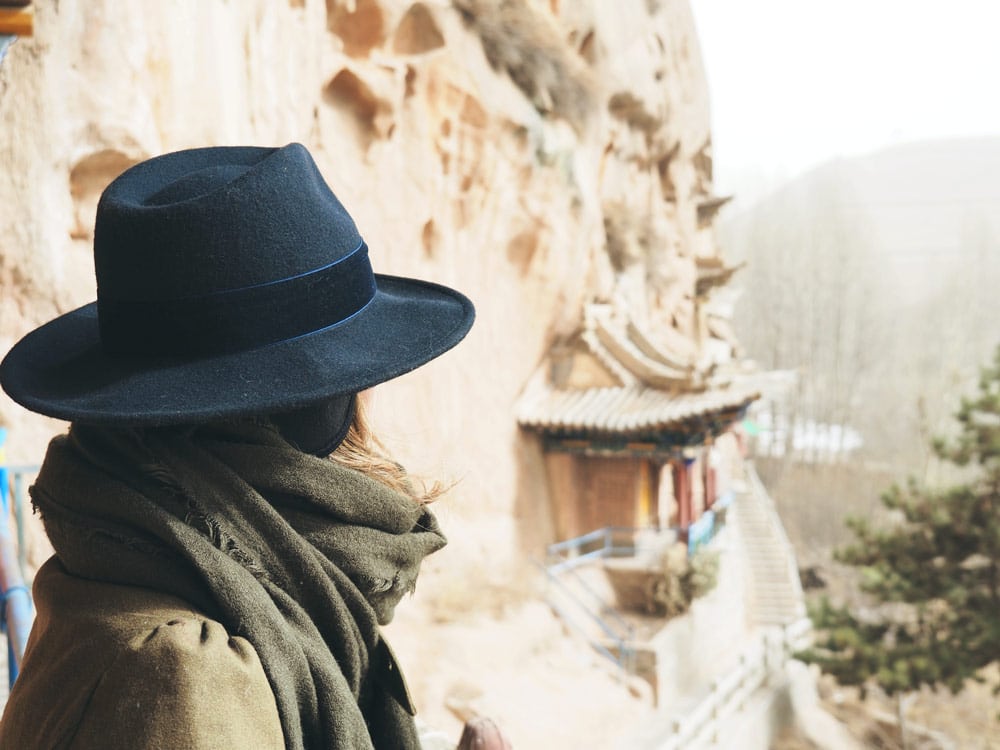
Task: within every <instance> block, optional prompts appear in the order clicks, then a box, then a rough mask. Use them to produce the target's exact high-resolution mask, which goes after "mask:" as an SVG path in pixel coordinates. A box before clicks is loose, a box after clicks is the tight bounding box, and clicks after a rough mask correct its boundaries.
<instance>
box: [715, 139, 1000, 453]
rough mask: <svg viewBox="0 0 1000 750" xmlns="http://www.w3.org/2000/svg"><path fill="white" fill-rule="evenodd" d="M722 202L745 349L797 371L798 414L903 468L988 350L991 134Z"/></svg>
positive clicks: (994, 160)
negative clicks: (737, 270) (727, 206)
mask: <svg viewBox="0 0 1000 750" xmlns="http://www.w3.org/2000/svg"><path fill="white" fill-rule="evenodd" d="M733 208H734V210H733V211H732V212H731V213H730V215H728V216H724V217H723V221H722V222H721V230H720V231H721V234H722V244H723V247H724V248H726V250H727V252H728V253H729V254H730V255H731V257H732V258H733V259H734V260H746V261H747V262H748V266H747V268H746V270H745V271H743V272H741V274H740V276H738V277H737V279H738V281H737V282H736V283H737V284H739V286H740V287H742V291H743V296H742V298H741V300H740V303H739V305H738V307H737V315H736V320H735V325H736V328H737V332H738V333H739V335H740V337H741V339H742V340H743V342H744V343H745V345H746V347H747V350H748V352H749V354H750V356H752V357H754V358H756V359H758V360H759V361H760V362H761V364H762V365H763V366H765V367H777V368H796V369H799V370H800V371H801V372H802V373H803V377H802V381H803V382H802V386H801V387H800V389H799V391H798V393H797V394H796V399H797V402H796V404H795V406H794V409H795V411H796V413H797V414H798V415H799V416H801V417H803V418H807V419H810V418H812V419H818V420H820V421H825V422H830V423H844V424H851V425H853V426H855V427H856V428H858V429H860V430H861V431H862V433H863V434H864V436H865V443H866V446H870V447H871V448H872V450H873V451H874V452H876V453H877V454H878V455H877V457H878V458H879V459H880V460H881V459H884V460H891V461H898V462H900V465H905V466H907V467H908V468H909V467H911V466H912V462H913V461H914V460H917V459H919V457H920V456H921V454H922V453H923V451H924V448H923V446H926V443H927V439H928V437H929V436H930V435H932V434H934V433H936V432H937V431H939V430H940V429H943V428H946V427H947V425H948V424H949V422H948V416H949V415H950V414H951V413H952V412H953V411H954V408H955V406H956V404H957V400H958V397H959V395H960V394H961V393H962V392H965V391H967V390H968V387H969V384H970V379H971V378H972V377H974V375H975V373H976V372H977V371H978V368H979V367H980V366H981V365H982V364H984V363H985V361H986V360H987V359H988V357H989V356H990V353H991V351H992V349H993V347H994V346H996V344H997V343H998V342H1000V316H998V315H997V314H996V297H997V289H1000V137H997V138H978V139H968V140H952V141H934V142H924V143H913V144H909V145H906V146H899V147H895V148H891V149H887V150H885V151H881V152H878V153H874V154H870V155H867V156H863V157H857V158H851V159H841V160H837V161H834V162H831V163H829V164H826V165H824V166H821V167H819V168H817V169H815V170H813V171H811V172H809V173H807V174H805V175H803V176H801V177H799V178H797V179H795V180H793V181H792V182H790V183H788V184H787V185H785V186H784V187H782V188H781V189H779V190H777V191H775V192H774V193H772V194H770V195H769V196H767V197H766V198H764V199H762V200H760V201H757V202H756V203H754V204H752V205H750V206H747V207H745V208H741V207H740V206H739V205H738V203H736V205H734V207H733ZM923 455H925V454H923Z"/></svg>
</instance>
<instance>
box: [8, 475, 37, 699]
mask: <svg viewBox="0 0 1000 750" xmlns="http://www.w3.org/2000/svg"><path fill="white" fill-rule="evenodd" d="M37 473H38V466H10V467H2V468H0V506H2V518H0V629H2V630H3V631H4V632H5V633H6V635H7V675H8V681H9V684H10V685H13V684H14V680H16V679H17V675H18V672H19V671H20V667H21V659H22V658H23V656H24V649H25V646H26V645H27V643H28V633H29V632H30V631H31V625H32V623H33V622H34V619H35V612H34V606H33V605H32V602H31V590H30V588H29V587H28V584H27V582H26V581H25V577H24V570H25V555H26V544H25V521H26V519H25V511H24V506H25V500H26V495H27V492H26V489H27V480H28V478H29V477H31V476H33V475H34V474H37ZM11 480H13V482H11ZM11 484H13V489H14V491H13V493H11V492H10V489H11V486H10V485H11ZM11 511H13V513H12V512H11ZM12 517H13V520H14V527H15V532H14V533H11V527H10V521H11V518H12ZM15 539H16V544H15ZM15 547H16V552H15Z"/></svg>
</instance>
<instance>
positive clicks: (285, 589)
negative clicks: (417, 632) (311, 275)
mask: <svg viewBox="0 0 1000 750" xmlns="http://www.w3.org/2000/svg"><path fill="white" fill-rule="evenodd" d="M32 498H33V500H34V503H35V507H36V508H37V509H38V511H39V512H40V513H41V514H42V517H43V520H44V522H45V527H46V530H47V532H48V534H49V537H50V539H51V540H52V544H53V546H54V547H55V550H56V553H57V555H58V556H59V558H60V560H61V561H62V562H63V564H64V565H65V566H66V568H67V569H68V570H69V571H70V572H71V573H73V574H75V575H78V576H81V577H84V578H89V579H94V580H100V581H107V582H111V583H121V584H130V585H137V586H145V587H147V588H152V589H156V590H159V591H163V592H166V593H169V594H173V595H176V596H179V597H181V598H183V599H185V600H187V601H189V602H190V603H191V604H192V605H194V606H195V607H197V608H199V609H201V610H202V611H203V612H204V613H205V614H206V615H208V616H209V617H213V618H215V619H217V620H219V621H220V622H221V623H223V624H224V625H225V626H226V627H227V629H228V630H229V632H230V633H231V634H233V635H239V636H242V637H244V638H246V639H247V640H249V641H250V643H252V644H253V646H254V647H255V648H256V650H257V653H258V654H259V655H260V659H261V662H262V664H263V666H264V670H265V672H266V674H267V676H268V679H269V681H270V683H271V687H272V689H273V691H274V694H275V698H276V701H277V705H278V712H279V714H280V716H281V722H282V727H283V730H284V734H285V744H286V746H287V747H288V748H289V749H290V750H293V749H294V750H299V749H300V748H301V749H303V750H311V749H313V748H331V749H333V748H337V749H341V748H352V749H353V748H373V747H374V748H411V747H418V741H417V738H416V732H415V729H414V724H413V718H412V715H411V712H412V709H411V708H410V706H409V701H408V699H407V698H406V696H405V687H404V686H403V685H402V682H401V678H400V677H399V675H398V669H397V668H396V667H395V664H394V663H393V661H392V656H391V653H390V652H389V651H388V648H387V646H386V645H385V644H384V641H383V640H382V638H381V636H380V633H379V629H378V625H379V624H385V623H387V622H388V621H389V620H391V618H392V613H393V608H394V607H395V605H396V603H397V602H398V601H399V599H400V598H401V597H402V595H403V594H405V593H407V592H409V591H412V589H413V587H414V583H415V580H416V576H417V572H418V569H419V566H420V562H421V560H422V559H423V558H424V557H425V556H426V555H428V554H430V553H432V552H434V551H435V550H438V549H440V548H441V547H442V546H444V544H445V540H444V537H443V536H442V535H441V533H440V531H439V529H438V526H437V521H436V520H435V518H434V516H433V515H431V513H430V512H429V511H428V510H427V509H426V508H425V507H423V506H421V505H419V504H417V503H416V502H414V501H413V500H412V499H410V498H409V497H406V496H404V495H402V494H400V493H397V492H394V491H392V490H390V489H389V488H387V487H385V486H384V485H382V484H380V483H378V482H375V481H374V480H372V479H370V478H369V477H367V476H365V475H363V474H361V473H359V472H357V471H353V470H351V469H348V468H345V467H343V466H339V465H337V464H335V463H333V462H332V461H329V460H327V459H320V458H315V457H313V456H310V455H307V454H305V453H302V452H300V451H298V450H296V449H295V448H293V447H291V446H290V445H289V444H288V443H287V442H285V441H284V439H283V438H281V436H280V435H279V434H278V432H277V431H276V430H275V429H274V428H273V427H272V426H270V425H269V424H267V423H259V422H240V423H224V424H215V425H211V426H208V427H201V428H197V429H192V428H188V429H168V428H160V429H148V430H136V429H128V428H99V427H88V426H82V425H74V426H73V427H72V429H71V431H70V434H69V435H68V436H64V437H59V438H56V439H55V440H53V441H52V443H51V445H50V446H49V450H48V453H47V455H46V458H45V462H44V464H43V466H42V469H41V471H40V473H39V475H38V480H37V482H36V484H35V486H34V487H33V488H32Z"/></svg>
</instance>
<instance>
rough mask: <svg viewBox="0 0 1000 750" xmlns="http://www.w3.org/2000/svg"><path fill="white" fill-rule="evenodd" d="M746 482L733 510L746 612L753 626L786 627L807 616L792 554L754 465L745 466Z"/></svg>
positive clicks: (738, 494) (772, 503)
mask: <svg viewBox="0 0 1000 750" xmlns="http://www.w3.org/2000/svg"><path fill="white" fill-rule="evenodd" d="M745 476H746V482H745V487H744V488H743V491H741V492H738V493H737V495H736V501H735V503H734V508H733V510H735V511H736V513H735V515H736V524H737V526H738V528H739V530H740V536H741V537H742V542H743V545H742V546H743V556H744V560H745V562H746V570H747V573H748V577H749V587H748V588H749V593H750V600H749V602H748V604H749V610H750V616H751V619H752V621H753V624H754V625H757V626H771V625H789V624H791V623H794V622H796V621H798V620H800V619H802V618H803V617H805V615H806V608H805V600H804V598H803V596H802V584H801V582H800V581H799V573H798V565H797V563H796V561H795V551H794V549H793V548H792V545H791V543H790V542H789V541H788V537H787V536H786V535H785V529H784V527H783V526H782V524H781V519H780V518H779V517H778V513H777V511H776V510H775V508H774V502H773V501H772V500H771V497H770V495H768V494H767V490H766V489H765V488H764V485H763V483H762V482H761V481H760V477H758V476H757V472H756V471H755V470H754V468H753V465H752V464H750V463H747V465H746V475H745Z"/></svg>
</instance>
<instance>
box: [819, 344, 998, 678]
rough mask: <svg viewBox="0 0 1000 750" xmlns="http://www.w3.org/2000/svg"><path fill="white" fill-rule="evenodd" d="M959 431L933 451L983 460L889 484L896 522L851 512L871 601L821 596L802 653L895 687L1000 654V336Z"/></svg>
mask: <svg viewBox="0 0 1000 750" xmlns="http://www.w3.org/2000/svg"><path fill="white" fill-rule="evenodd" d="M956 419H957V421H958V425H959V429H960V434H959V436H958V437H957V438H956V439H955V440H954V441H953V442H950V443H948V442H945V441H941V440H937V441H935V442H934V444H933V448H934V451H935V453H936V454H937V455H938V456H939V457H940V458H941V459H942V460H944V461H947V462H949V463H952V464H954V465H956V466H967V467H970V469H974V474H972V475H970V476H971V478H970V480H969V481H968V483H966V484H963V485H960V486H956V487H950V488H945V489H934V488H928V487H923V486H920V485H919V484H918V483H917V482H915V481H914V480H910V482H909V483H908V484H907V486H906V487H899V486H894V487H892V488H891V489H889V490H888V491H887V492H886V493H885V494H884V495H883V496H882V503H883V505H885V507H886V508H887V509H889V510H890V511H892V515H893V516H895V517H896V518H897V522H896V523H894V524H892V525H891V526H890V527H889V528H874V527H873V526H872V525H870V524H869V523H868V522H867V521H866V520H864V519H860V518H853V519H851V520H850V521H849V522H848V526H849V527H850V529H851V530H852V531H853V533H854V537H855V541H854V542H853V543H852V544H851V545H849V546H847V547H845V548H843V549H841V550H839V551H838V553H837V558H838V559H839V560H840V561H842V562H844V563H847V564H848V565H851V566H854V567H856V568H857V569H858V570H859V572H860V574H861V575H860V578H861V588H862V590H863V591H864V592H865V593H866V594H868V595H869V598H870V600H871V601H872V602H873V606H872V607H870V608H868V609H863V610H862V609H857V610H855V611H850V610H848V609H847V608H843V607H835V606H833V605H832V604H831V603H830V602H829V601H826V600H824V601H822V602H821V603H820V604H819V605H818V606H817V607H815V608H814V609H813V610H812V612H811V613H810V614H811V616H812V618H813V622H814V623H815V625H816V627H817V628H818V629H819V631H820V634H821V635H820V637H819V638H818V639H817V643H816V645H815V646H814V647H813V648H812V649H810V650H808V651H806V652H804V653H803V654H801V655H800V656H801V657H802V658H803V659H805V660H806V661H810V662H813V663H815V664H818V665H819V666H820V668H821V669H823V671H825V672H828V673H829V674H832V675H833V676H834V677H836V679H837V680H838V681H839V682H840V683H841V684H845V685H859V686H862V688H863V687H864V686H865V685H866V684H869V683H870V682H872V681H874V682H875V683H877V684H878V685H879V686H880V687H881V688H882V689H883V690H885V692H886V693H888V694H889V695H893V694H896V693H900V692H906V691H910V690H915V689H917V688H919V687H921V686H923V685H927V686H931V687H947V688H948V689H950V690H951V691H953V692H958V691H960V690H961V689H962V687H963V685H964V684H965V682H966V681H967V680H969V679H977V673H978V671H979V670H980V669H982V668H983V667H985V666H986V665H988V664H990V663H991V662H993V661H995V660H997V659H998V658H1000V512H998V511H1000V347H998V348H997V350H996V354H995V355H994V361H993V363H992V365H991V366H989V367H986V368H984V369H983V371H982V376H981V378H980V381H979V388H978V393H977V395H976V396H975V397H974V398H967V399H964V400H963V401H962V406H961V408H960V409H959V411H958V413H957V414H956Z"/></svg>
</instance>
